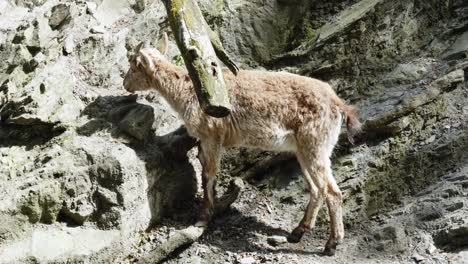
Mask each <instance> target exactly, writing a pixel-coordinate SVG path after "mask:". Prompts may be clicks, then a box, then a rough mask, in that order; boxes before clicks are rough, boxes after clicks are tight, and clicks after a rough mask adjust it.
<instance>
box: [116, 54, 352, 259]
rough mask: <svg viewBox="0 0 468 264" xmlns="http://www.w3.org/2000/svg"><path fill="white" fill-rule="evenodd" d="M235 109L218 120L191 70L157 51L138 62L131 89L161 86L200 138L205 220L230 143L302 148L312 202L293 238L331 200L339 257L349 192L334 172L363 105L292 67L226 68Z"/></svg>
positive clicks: (129, 79)
mask: <svg viewBox="0 0 468 264" xmlns="http://www.w3.org/2000/svg"><path fill="white" fill-rule="evenodd" d="M223 74H224V78H225V82H226V85H227V88H228V90H229V96H230V99H231V102H232V106H233V107H232V109H233V110H232V113H231V115H229V116H228V117H225V118H213V117H210V116H208V115H206V114H205V113H203V112H202V110H201V109H200V107H199V103H198V100H197V98H196V95H195V90H194V88H193V85H192V82H191V80H190V78H189V76H188V73H187V71H186V70H185V69H184V68H182V67H178V66H175V65H173V64H171V63H170V62H168V61H167V60H165V59H164V57H163V56H162V55H161V54H160V53H159V52H158V51H157V50H155V49H142V50H139V51H138V56H135V57H134V58H132V59H131V67H130V69H129V71H128V73H127V75H126V77H125V80H124V86H125V89H126V90H127V91H130V92H135V91H139V90H148V89H155V90H157V91H158V92H159V93H161V95H162V96H163V97H164V98H165V99H166V100H167V101H168V102H169V104H170V105H171V106H172V107H173V108H174V109H175V110H176V111H177V112H178V113H179V114H180V116H181V118H182V119H183V120H184V122H185V126H186V127H187V130H188V132H189V133H190V134H191V135H192V136H194V137H196V138H198V139H199V140H200V147H201V148H200V161H201V163H202V166H203V172H202V175H203V188H204V194H205V195H204V200H203V209H204V210H203V212H202V214H201V217H200V221H199V222H198V224H199V225H205V224H207V223H208V221H209V220H210V218H211V215H212V210H213V201H214V197H213V196H214V185H215V176H216V169H217V165H218V162H219V159H220V156H221V152H222V149H223V147H229V146H242V147H253V148H260V149H265V150H277V151H292V152H295V153H296V156H297V159H298V161H299V163H300V165H301V168H302V171H303V174H304V178H305V181H306V183H307V185H308V189H309V190H310V201H309V204H308V206H307V209H306V211H305V214H304V217H303V219H302V221H301V222H300V224H299V225H298V226H297V227H296V228H295V229H294V230H293V232H292V233H291V235H290V236H289V237H288V240H289V241H290V242H298V241H299V240H300V239H301V237H302V235H303V234H304V232H305V231H307V230H309V229H310V228H312V227H313V226H314V225H315V219H316V216H317V213H318V211H319V208H320V206H321V204H322V202H323V200H325V201H326V203H327V206H328V209H329V214H330V222H331V234H330V238H329V240H328V242H327V244H326V247H325V251H326V253H328V254H334V251H335V249H336V245H337V244H338V243H339V242H341V240H342V239H343V236H344V228H343V221H342V209H341V203H342V197H341V191H340V189H339V188H338V185H337V184H336V181H335V179H334V177H333V175H332V171H331V162H330V156H331V154H332V150H333V147H334V145H335V144H336V142H337V140H338V135H339V132H340V127H341V123H342V114H344V115H345V116H346V124H347V128H348V135H349V138H350V139H351V136H352V134H353V133H354V132H355V131H356V130H357V129H358V128H359V126H360V123H359V121H358V119H357V112H356V109H355V108H354V107H352V106H349V105H346V104H345V103H344V102H343V101H342V100H341V99H340V98H339V97H338V96H337V95H336V94H335V92H334V91H333V89H332V88H331V87H330V86H329V85H328V84H327V83H325V82H322V81H319V80H316V79H312V78H307V77H303V76H299V75H295V74H290V73H285V72H266V71H244V70H242V71H240V72H239V74H238V75H237V76H234V75H233V74H232V73H230V72H229V71H227V70H225V71H224V72H223Z"/></svg>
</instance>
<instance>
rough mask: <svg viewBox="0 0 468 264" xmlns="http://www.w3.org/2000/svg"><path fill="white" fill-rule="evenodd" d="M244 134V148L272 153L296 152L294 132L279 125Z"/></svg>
mask: <svg viewBox="0 0 468 264" xmlns="http://www.w3.org/2000/svg"><path fill="white" fill-rule="evenodd" d="M249 132H250V133H244V138H243V140H242V141H243V144H242V145H243V146H244V147H251V148H260V149H264V150H271V151H296V139H295V137H294V132H293V131H292V130H287V129H285V128H284V127H281V126H279V125H278V124H269V125H268V126H266V127H265V126H263V127H258V128H257V129H254V130H253V131H249Z"/></svg>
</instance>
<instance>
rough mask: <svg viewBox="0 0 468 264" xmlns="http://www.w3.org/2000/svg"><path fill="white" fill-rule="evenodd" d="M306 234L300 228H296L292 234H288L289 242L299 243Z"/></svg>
mask: <svg viewBox="0 0 468 264" xmlns="http://www.w3.org/2000/svg"><path fill="white" fill-rule="evenodd" d="M303 235H304V231H303V230H300V229H298V228H296V229H294V230H293V231H292V232H291V234H289V236H288V242H289V243H299V241H301V238H302V236H303Z"/></svg>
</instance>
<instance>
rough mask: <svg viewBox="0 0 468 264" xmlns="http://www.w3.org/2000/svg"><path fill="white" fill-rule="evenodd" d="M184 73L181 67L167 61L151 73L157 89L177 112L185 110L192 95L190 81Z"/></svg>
mask: <svg viewBox="0 0 468 264" xmlns="http://www.w3.org/2000/svg"><path fill="white" fill-rule="evenodd" d="M186 75H187V74H186V73H185V71H184V70H183V69H182V68H181V67H178V66H175V65H172V64H170V63H168V62H167V63H163V64H162V65H161V66H160V67H159V69H158V70H156V71H155V72H154V73H153V81H154V82H155V86H156V87H157V90H158V91H159V92H160V93H161V95H162V96H163V97H164V98H165V99H166V101H167V102H168V103H169V104H170V105H171V107H172V108H174V110H176V111H177V112H178V113H179V114H183V113H184V112H185V111H186V108H187V107H188V106H189V104H190V102H191V100H192V98H193V96H194V91H193V89H191V82H190V80H186V78H185V76H186Z"/></svg>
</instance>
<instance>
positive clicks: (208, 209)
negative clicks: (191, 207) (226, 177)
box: [195, 142, 221, 226]
mask: <svg viewBox="0 0 468 264" xmlns="http://www.w3.org/2000/svg"><path fill="white" fill-rule="evenodd" d="M198 152H199V154H198V157H199V159H200V163H201V165H202V185H203V204H202V211H201V213H200V215H199V218H198V221H197V223H196V224H195V225H196V226H207V225H208V223H209V221H210V220H211V217H212V216H213V213H214V199H215V196H216V193H215V185H216V170H217V166H218V163H219V158H220V153H221V146H220V145H219V144H216V143H211V142H200V145H199V149H198Z"/></svg>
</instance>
